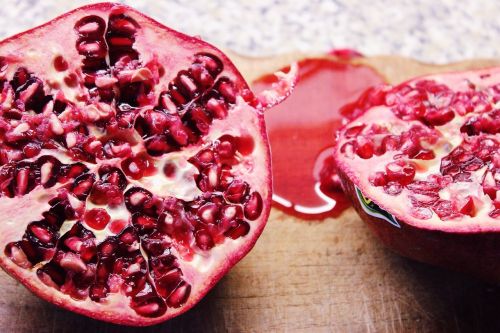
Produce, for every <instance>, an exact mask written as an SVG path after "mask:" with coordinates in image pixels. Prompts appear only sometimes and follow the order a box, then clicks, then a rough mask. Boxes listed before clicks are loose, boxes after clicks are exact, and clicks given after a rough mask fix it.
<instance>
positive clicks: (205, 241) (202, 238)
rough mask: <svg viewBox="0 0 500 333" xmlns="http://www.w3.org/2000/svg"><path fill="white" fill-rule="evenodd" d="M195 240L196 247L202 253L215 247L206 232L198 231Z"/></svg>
mask: <svg viewBox="0 0 500 333" xmlns="http://www.w3.org/2000/svg"><path fill="white" fill-rule="evenodd" d="M195 240H196V245H197V246H198V247H199V248H200V249H202V250H204V251H208V250H210V249H211V248H213V247H214V245H215V244H214V241H213V239H212V236H210V233H208V232H207V231H206V230H198V231H197V232H196V234H195Z"/></svg>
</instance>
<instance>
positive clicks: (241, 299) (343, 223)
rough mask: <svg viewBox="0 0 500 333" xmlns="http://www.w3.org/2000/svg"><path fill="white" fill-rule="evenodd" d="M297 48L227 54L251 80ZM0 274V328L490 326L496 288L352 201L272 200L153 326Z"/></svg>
mask: <svg viewBox="0 0 500 333" xmlns="http://www.w3.org/2000/svg"><path fill="white" fill-rule="evenodd" d="M301 57H302V55H300V54H290V55H286V56H281V57H274V58H266V59H251V58H244V57H240V56H236V55H235V56H233V57H232V58H233V60H234V62H235V63H236V65H237V67H239V68H240V69H241V71H242V72H243V74H244V75H245V76H246V78H247V80H248V81H252V80H253V79H256V78H257V77H259V76H260V75H261V74H263V73H268V72H273V71H275V70H277V69H279V68H281V67H283V66H285V65H287V64H289V63H290V62H291V61H293V60H297V59H300V58H301ZM356 61H358V62H360V63H365V64H370V65H372V66H373V67H374V68H375V69H377V70H378V71H379V72H380V73H381V74H383V75H384V76H385V77H386V78H387V79H388V80H389V82H391V83H398V82H401V81H403V80H405V79H408V78H410V77H413V76H417V75H423V74H429V73H434V72H440V71H450V70H461V69H468V68H480V67H488V66H493V65H499V64H500V60H498V61H497V60H474V61H467V62H461V63H456V64H451V65H446V66H434V65H428V64H423V63H419V62H416V61H413V60H410V59H405V58H400V57H392V56H390V57H389V56H384V57H370V58H360V59H359V60H356ZM436 255H439V253H436ZM0 283H1V289H0V291H1V293H2V297H0V332H37V333H42V332H70V333H79V332H93V333H99V332H103V333H104V332H106V333H110V332H425V331H426V332H443V331H453V332H471V331H477V332H486V331H499V330H500V316H499V315H498V311H499V310H498V309H500V288H498V287H493V286H489V285H487V284H484V283H482V282H480V281H476V280H474V279H471V278H468V277H466V276H463V275H460V274H458V273H453V272H448V271H444V270H441V269H439V268H435V267H430V266H427V265H424V264H420V263H416V262H413V261H410V260H408V259H404V258H401V257H399V256H397V255H395V254H393V253H391V252H390V251H388V250H386V249H385V248H383V246H382V245H381V244H380V243H379V242H378V241H377V240H376V239H375V238H374V237H373V236H372V235H371V234H370V233H369V231H368V229H367V228H366V227H365V225H364V224H363V223H362V222H361V221H360V219H359V218H358V216H357V215H356V214H355V213H354V211H353V210H352V209H349V210H347V211H346V212H345V213H344V214H342V215H341V216H340V217H339V218H336V219H333V218H328V219H325V220H323V221H310V222H305V221H302V220H299V219H297V218H294V217H291V216H289V215H286V214H284V213H282V212H280V211H279V210H277V209H273V210H272V212H271V217H270V220H269V223H268V225H267V227H266V229H265V230H264V233H263V234H262V236H261V238H260V239H259V241H258V242H257V245H256V246H255V248H254V249H253V250H252V252H251V253H250V254H249V255H248V256H247V257H246V258H245V259H244V260H242V261H241V262H240V263H239V264H238V265H236V266H235V267H234V269H233V270H232V271H231V272H230V273H229V274H228V275H227V276H226V277H224V278H223V279H222V280H221V281H220V283H219V284H218V285H217V286H216V287H215V288H214V290H212V291H211V292H210V293H209V294H208V295H207V297H206V298H205V299H204V300H203V301H202V302H201V303H200V304H198V305H197V306H196V307H195V308H194V309H192V310H191V311H189V312H188V313H186V314H184V315H182V316H180V317H178V318H175V319H173V320H171V321H169V322H166V323H164V324H162V325H158V326H154V327H149V328H142V329H141V328H125V327H121V326H117V325H111V324H107V323H103V322H99V321H95V320H92V319H89V318H86V317H82V316H79V315H76V314H73V313H71V312H68V311H65V310H61V309H59V308H57V307H55V306H53V305H51V304H48V303H46V302H44V301H42V300H40V299H38V298H37V297H35V296H33V295H32V294H31V293H30V292H28V291H27V290H26V289H24V287H22V286H21V285H20V284H19V283H17V282H16V281H14V280H13V279H11V278H10V277H8V276H7V274H5V273H4V272H1V273H0Z"/></svg>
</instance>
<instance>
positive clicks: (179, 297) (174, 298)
mask: <svg viewBox="0 0 500 333" xmlns="http://www.w3.org/2000/svg"><path fill="white" fill-rule="evenodd" d="M190 293H191V286H190V285H189V284H187V283H186V282H184V281H183V282H182V283H181V284H180V285H179V286H177V288H176V289H175V290H174V291H173V292H172V293H171V294H170V296H169V297H168V299H167V305H168V306H170V307H173V308H178V307H180V306H181V305H182V304H184V303H185V302H186V301H187V299H188V297H189V294H190Z"/></svg>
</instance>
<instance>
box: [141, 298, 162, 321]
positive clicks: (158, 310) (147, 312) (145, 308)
mask: <svg viewBox="0 0 500 333" xmlns="http://www.w3.org/2000/svg"><path fill="white" fill-rule="evenodd" d="M134 310H135V312H137V313H138V314H139V315H141V316H145V317H158V316H161V314H162V313H164V312H165V311H166V310H165V306H164V305H163V302H162V301H161V300H160V299H159V298H155V299H152V300H150V301H148V302H147V303H143V304H141V305H135V306H134Z"/></svg>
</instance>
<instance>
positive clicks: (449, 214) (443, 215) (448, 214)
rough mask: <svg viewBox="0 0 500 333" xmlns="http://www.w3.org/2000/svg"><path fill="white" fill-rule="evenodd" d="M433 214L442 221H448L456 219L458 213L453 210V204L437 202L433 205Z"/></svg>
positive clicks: (444, 201) (442, 201) (446, 201)
mask: <svg viewBox="0 0 500 333" xmlns="http://www.w3.org/2000/svg"><path fill="white" fill-rule="evenodd" d="M433 209H434V212H436V214H437V215H438V216H439V218H440V219H442V220H449V219H453V218H456V217H458V212H457V211H456V209H455V206H454V204H453V202H451V201H450V200H439V201H437V202H436V203H435V204H434V207H433Z"/></svg>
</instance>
